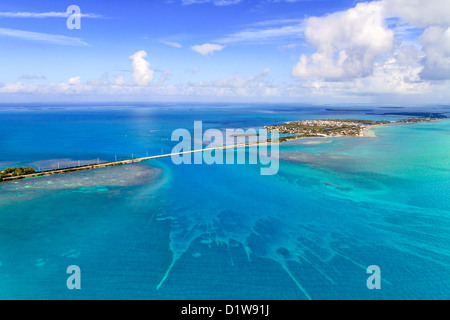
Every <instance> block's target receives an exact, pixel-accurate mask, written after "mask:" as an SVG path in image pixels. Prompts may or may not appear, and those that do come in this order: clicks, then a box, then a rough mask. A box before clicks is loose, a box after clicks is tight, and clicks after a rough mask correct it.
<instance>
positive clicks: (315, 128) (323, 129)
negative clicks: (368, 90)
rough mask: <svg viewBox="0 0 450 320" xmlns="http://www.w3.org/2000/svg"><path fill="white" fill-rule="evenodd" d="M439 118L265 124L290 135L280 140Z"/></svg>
mask: <svg viewBox="0 0 450 320" xmlns="http://www.w3.org/2000/svg"><path fill="white" fill-rule="evenodd" d="M437 120H440V118H428V117H412V118H407V119H402V120H398V121H375V120H360V119H322V120H302V121H292V122H288V123H285V124H280V125H273V126H266V127H264V129H266V130H267V131H268V132H276V131H278V133H280V134H289V135H291V136H287V137H282V138H280V142H284V141H288V140H292V139H298V138H307V137H342V136H353V137H362V136H364V135H365V133H366V131H367V130H368V129H369V128H371V127H373V126H382V125H389V124H402V123H419V122H431V121H437Z"/></svg>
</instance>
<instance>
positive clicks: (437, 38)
mask: <svg viewBox="0 0 450 320" xmlns="http://www.w3.org/2000/svg"><path fill="white" fill-rule="evenodd" d="M420 42H421V43H422V44H423V51H424V53H425V59H424V60H423V63H424V69H423V71H422V72H421V74H420V75H421V78H422V79H427V80H444V79H450V27H449V28H443V27H440V26H432V27H429V28H427V29H426V30H425V32H424V33H423V35H422V36H421V37H420Z"/></svg>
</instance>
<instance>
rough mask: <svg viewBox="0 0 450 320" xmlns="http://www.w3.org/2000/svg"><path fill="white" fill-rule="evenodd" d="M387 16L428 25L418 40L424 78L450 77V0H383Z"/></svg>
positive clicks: (423, 25)
mask: <svg viewBox="0 0 450 320" xmlns="http://www.w3.org/2000/svg"><path fill="white" fill-rule="evenodd" d="M383 4H384V5H385V7H386V10H387V15H388V16H397V17H399V18H401V19H402V20H404V21H406V22H407V23H409V24H411V25H413V26H415V27H420V28H425V31H424V32H423V34H422V36H421V37H420V39H419V41H420V43H421V44H422V46H423V52H424V54H425V58H424V59H423V67H424V69H423V71H422V72H421V73H420V76H421V78H422V79H424V80H445V79H450V1H448V0H426V1H420V0H383Z"/></svg>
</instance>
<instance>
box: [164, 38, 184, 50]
mask: <svg viewBox="0 0 450 320" xmlns="http://www.w3.org/2000/svg"><path fill="white" fill-rule="evenodd" d="M160 42H161V43H162V44H165V45H166V46H169V47H174V48H178V49H179V48H182V45H181V44H179V43H178V42H172V41H164V40H161V41H160Z"/></svg>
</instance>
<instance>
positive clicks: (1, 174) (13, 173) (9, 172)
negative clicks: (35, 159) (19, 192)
mask: <svg viewBox="0 0 450 320" xmlns="http://www.w3.org/2000/svg"><path fill="white" fill-rule="evenodd" d="M35 172H36V170H34V169H33V168H30V167H17V168H7V169H5V170H4V171H0V181H1V180H3V178H6V177H17V176H23V175H27V174H33V173H35Z"/></svg>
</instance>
